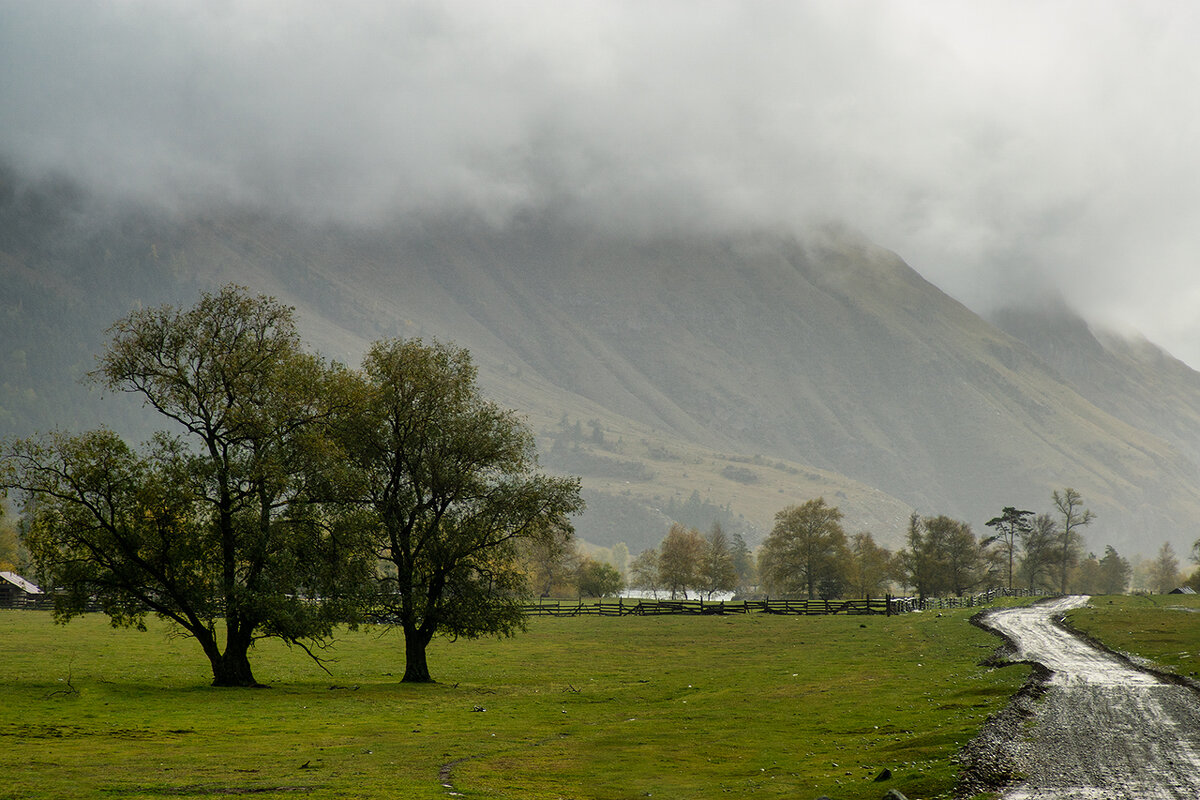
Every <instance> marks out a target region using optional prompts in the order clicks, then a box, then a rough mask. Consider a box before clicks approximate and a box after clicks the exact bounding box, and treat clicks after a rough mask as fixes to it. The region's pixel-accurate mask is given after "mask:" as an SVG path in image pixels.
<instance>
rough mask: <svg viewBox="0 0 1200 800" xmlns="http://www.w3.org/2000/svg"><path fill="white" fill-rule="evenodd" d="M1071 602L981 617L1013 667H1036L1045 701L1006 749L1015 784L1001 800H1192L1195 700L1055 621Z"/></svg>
mask: <svg viewBox="0 0 1200 800" xmlns="http://www.w3.org/2000/svg"><path fill="white" fill-rule="evenodd" d="M1087 600H1088V598H1087V597H1084V596H1073V597H1065V598H1060V599H1058V600H1054V601H1052V602H1049V603H1044V604H1039V605H1035V606H1028V607H1024V608H1007V609H999V610H996V611H991V612H988V613H987V614H986V615H985V616H984V617H983V618H982V619H981V622H982V623H983V624H984V625H985V626H986V627H988V628H991V629H992V630H994V631H996V632H998V633H1000V634H1002V635H1003V636H1005V637H1007V638H1008V640H1009V641H1010V643H1011V644H1012V645H1013V646H1014V647H1015V648H1016V653H1015V654H1013V655H1012V656H1010V658H1011V659H1013V660H1020V661H1032V662H1038V663H1041V664H1043V665H1045V666H1046V667H1047V668H1048V669H1049V670H1051V672H1052V674H1051V675H1050V676H1049V678H1048V685H1047V687H1046V691H1045V694H1044V695H1043V696H1042V697H1041V698H1040V700H1038V701H1037V702H1035V703H1031V704H1030V705H1029V707H1028V710H1029V711H1031V712H1032V715H1033V716H1032V724H1031V725H1026V726H1024V727H1023V728H1021V729H1020V731H1019V733H1018V734H1017V735H1015V736H1013V737H1012V740H1011V741H1007V742H998V743H997V746H999V747H1002V748H1007V752H1008V756H1009V757H1010V758H1011V759H1012V762H1013V764H1012V768H1013V771H1014V774H1018V775H1021V776H1022V777H1021V780H1020V782H1019V783H1017V784H1015V785H1013V786H1011V787H1009V788H1008V789H1007V790H1006V791H1005V792H1004V793H1003V794H1002V795H1001V796H1002V798H1003V799H1004V800H1100V798H1104V800H1126V799H1127V800H1197V798H1200V696H1198V695H1197V693H1196V692H1195V691H1194V690H1192V689H1191V688H1188V687H1186V686H1182V685H1178V684H1174V683H1170V682H1168V681H1166V680H1163V679H1161V678H1159V677H1157V676H1155V675H1153V674H1151V673H1149V672H1146V671H1143V670H1141V669H1138V668H1137V667H1135V666H1132V665H1131V664H1130V663H1129V662H1128V661H1126V660H1124V659H1122V658H1120V657H1119V656H1116V655H1114V654H1112V653H1109V652H1105V651H1104V650H1101V649H1100V648H1097V647H1094V646H1092V645H1091V644H1088V643H1087V642H1085V641H1084V640H1083V639H1081V638H1080V637H1078V636H1076V635H1074V634H1072V633H1070V632H1069V631H1068V630H1067V629H1066V628H1064V627H1062V626H1060V625H1059V624H1057V620H1058V619H1059V618H1060V617H1061V615H1062V614H1063V613H1064V612H1065V611H1068V610H1070V609H1072V608H1077V607H1079V606H1081V605H1084V604H1085V603H1086V602H1087Z"/></svg>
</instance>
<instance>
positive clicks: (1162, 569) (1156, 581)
mask: <svg viewBox="0 0 1200 800" xmlns="http://www.w3.org/2000/svg"><path fill="white" fill-rule="evenodd" d="M1146 582H1147V583H1148V584H1149V587H1150V591H1152V592H1154V593H1155V594H1168V593H1169V592H1170V591H1171V590H1172V589H1175V588H1176V587H1178V586H1179V559H1178V558H1177V557H1176V556H1175V548H1173V547H1171V543H1170V542H1163V544H1162V547H1160V548H1158V555H1157V556H1156V557H1155V558H1154V560H1153V561H1151V562H1150V570H1149V574H1148V575H1147V576H1146Z"/></svg>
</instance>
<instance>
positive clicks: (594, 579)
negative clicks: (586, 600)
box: [577, 558, 625, 597]
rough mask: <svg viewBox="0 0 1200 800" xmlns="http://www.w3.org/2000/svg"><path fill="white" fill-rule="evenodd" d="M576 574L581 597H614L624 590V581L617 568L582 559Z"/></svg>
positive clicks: (589, 559) (593, 560)
mask: <svg viewBox="0 0 1200 800" xmlns="http://www.w3.org/2000/svg"><path fill="white" fill-rule="evenodd" d="M577 574H578V579H577V582H578V585H579V594H580V595H582V596H583V597H616V596H617V595H619V594H620V593H621V590H622V589H624V588H625V579H624V578H622V577H621V573H619V572H617V568H616V567H614V566H613V565H611V564H606V563H605V562H603V561H596V560H595V559H591V558H584V559H583V561H582V563H580V565H579V571H578V573H577Z"/></svg>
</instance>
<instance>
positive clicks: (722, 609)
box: [524, 588, 1046, 617]
mask: <svg viewBox="0 0 1200 800" xmlns="http://www.w3.org/2000/svg"><path fill="white" fill-rule="evenodd" d="M1045 594H1046V592H1040V591H1033V592H1031V591H1029V590H1028V589H1012V590H1010V589H1003V588H999V589H989V590H988V591H986V592H980V593H978V594H971V595H963V596H962V597H926V598H924V599H921V598H916V597H893V596H892V595H890V594H889V595H885V596H884V597H872V598H858V599H853V600H771V599H765V600H704V599H702V598H700V599H695V600H660V599H646V598H630V597H617V598H598V599H591V598H589V599H580V600H555V599H547V598H542V599H540V600H538V601H536V602H533V603H526V604H525V606H524V610H525V613H526V614H529V615H531V616H549V617H581V616H595V617H626V616H634V617H647V616H657V615H669V614H691V615H708V614H796V615H811V616H815V615H825V614H847V615H855V614H875V615H885V616H891V615H892V614H907V613H910V612H913V611H932V610H938V609H944V608H971V607H975V606H986V605H990V604H991V603H993V602H994V601H995V600H996V598H998V597H1005V596H1019V597H1031V596H1033V597H1040V596H1043V595H1045Z"/></svg>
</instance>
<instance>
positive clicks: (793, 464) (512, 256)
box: [0, 170, 1200, 553]
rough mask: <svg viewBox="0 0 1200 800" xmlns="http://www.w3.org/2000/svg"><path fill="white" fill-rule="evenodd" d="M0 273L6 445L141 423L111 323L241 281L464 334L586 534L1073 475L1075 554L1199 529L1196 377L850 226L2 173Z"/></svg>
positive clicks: (986, 512) (648, 535)
mask: <svg viewBox="0 0 1200 800" xmlns="http://www.w3.org/2000/svg"><path fill="white" fill-rule="evenodd" d="M0 279H2V280H3V282H4V286H5V287H6V291H5V293H4V296H3V299H2V300H0V311H2V312H3V315H4V316H3V319H2V320H0V335H2V336H3V339H2V341H3V346H2V347H0V351H3V352H0V369H2V370H3V371H2V373H0V433H3V434H17V435H24V434H27V433H29V432H30V431H32V430H35V429H41V428H46V427H52V426H60V427H65V428H80V427H89V426H91V425H94V424H98V422H100V421H105V422H107V423H108V424H111V425H112V426H113V427H114V428H116V429H117V430H119V431H121V432H126V433H128V434H129V435H131V436H142V435H144V434H145V432H146V430H145V428H144V426H145V424H146V421H145V420H146V417H145V416H144V415H143V414H141V413H140V412H139V411H138V409H137V408H136V405H135V404H133V403H130V402H127V401H129V400H130V398H105V399H104V400H103V401H102V402H101V401H99V400H98V398H96V397H95V396H93V395H92V394H91V393H89V392H87V391H86V390H85V389H84V388H83V387H80V386H79V385H77V384H76V383H75V381H76V380H77V379H78V377H79V376H81V375H82V374H84V373H85V372H86V371H87V369H89V368H90V365H91V357H92V354H94V353H96V352H98V351H99V350H100V349H101V348H102V347H103V343H104V341H105V336H104V329H105V327H106V326H107V325H108V324H110V323H111V322H112V321H113V320H115V319H116V318H118V317H119V316H121V315H123V314H124V313H126V312H127V311H128V310H129V309H130V308H132V307H133V306H135V305H136V304H138V303H143V304H156V303H161V302H172V303H175V304H179V305H189V304H191V303H192V302H194V301H195V299H196V297H197V295H198V293H199V292H200V291H202V290H210V289H213V288H216V287H218V286H220V285H222V284H223V283H226V282H229V281H236V282H239V283H242V284H245V285H247V286H249V287H250V288H251V289H252V290H253V291H258V292H263V293H266V294H271V295H274V296H276V297H279V298H280V299H281V300H283V301H285V302H287V303H290V304H293V305H295V306H296V308H297V312H298V318H299V321H300V324H301V328H302V331H303V332H304V333H305V335H306V337H307V338H308V340H309V342H310V343H311V344H312V345H313V346H314V347H315V348H316V349H318V350H320V351H321V352H323V353H325V354H326V355H327V356H331V357H334V358H338V359H341V360H345V361H348V362H350V363H354V362H356V361H357V359H358V357H359V355H360V354H361V352H362V350H363V349H364V347H365V345H366V343H367V342H369V341H370V340H372V339H375V338H379V337H383V336H396V335H402V336H413V335H419V336H424V337H427V338H428V337H436V338H440V339H446V340H453V341H455V342H457V343H459V344H461V345H464V346H466V347H468V348H470V349H471V351H472V353H473V354H474V356H475V358H476V361H477V363H478V364H479V366H480V374H481V381H482V382H483V384H484V386H485V389H486V390H487V391H488V393H489V394H490V395H491V396H493V397H494V398H495V399H497V400H498V401H499V402H501V403H503V404H505V405H508V406H511V407H514V408H517V409H520V410H521V411H522V412H524V413H525V414H526V415H528V418H529V420H530V422H531V424H532V425H533V426H534V428H535V430H536V431H537V432H538V434H539V443H540V445H541V449H542V452H543V462H544V463H545V464H546V465H547V466H548V467H549V468H552V469H556V470H561V471H567V472H572V473H575V474H580V475H582V476H583V477H584V484H585V489H586V495H587V497H588V499H589V502H590V509H591V510H590V511H589V512H588V513H586V514H585V515H584V517H582V518H581V519H580V520H579V525H578V527H579V530H580V533H581V535H583V536H584V537H585V538H587V539H589V540H590V541H592V542H593V543H595V544H598V545H604V546H610V545H612V544H614V543H616V542H617V541H625V542H626V543H628V544H629V546H630V549H631V550H633V551H634V552H636V551H637V550H639V549H641V548H642V547H644V546H648V545H649V544H653V543H656V542H657V541H658V539H660V538H661V536H662V535H663V533H664V532H665V527H666V524H667V522H668V520H669V519H680V518H681V517H689V519H687V520H684V521H686V522H688V524H696V525H699V526H701V527H707V524H706V522H705V520H706V519H712V520H721V521H722V524H723V525H726V526H727V527H733V528H734V529H741V530H743V531H744V532H745V533H746V535H747V538H748V539H750V540H751V541H753V540H754V539H756V538H757V537H760V536H761V535H762V534H763V533H764V532H765V531H766V530H768V529H769V527H770V525H771V520H772V517H773V515H774V513H775V512H776V511H778V510H780V509H781V508H783V507H784V506H786V505H788V504H791V503H796V502H802V501H804V500H806V499H809V498H810V497H814V496H817V495H818V494H823V495H825V496H826V499H827V500H828V501H829V502H831V503H833V504H836V505H839V507H841V508H842V509H843V510H844V511H845V512H846V514H847V521H848V523H849V527H850V529H851V530H859V529H869V530H872V531H873V532H875V534H876V536H877V537H878V538H879V539H881V540H883V541H885V542H888V543H891V544H893V545H895V544H898V542H899V537H900V535H901V533H902V531H903V529H904V526H905V524H906V521H907V517H908V513H909V512H910V511H911V510H912V509H916V510H917V511H919V512H920V513H923V514H940V513H945V514H950V515H952V516H956V517H960V518H962V519H966V520H968V521H969V522H971V523H972V524H973V525H975V527H976V529H977V530H981V529H982V527H983V522H984V521H986V520H987V519H989V518H990V517H991V516H994V515H995V514H996V513H997V512H998V511H999V510H1000V508H1001V507H1003V506H1005V505H1017V506H1020V507H1023V508H1030V509H1035V510H1039V511H1043V510H1049V506H1050V503H1049V496H1050V493H1051V491H1052V490H1054V489H1061V488H1062V487H1065V486H1072V487H1074V488H1076V489H1078V490H1079V491H1080V492H1081V493H1082V494H1083V497H1084V499H1085V501H1086V503H1087V505H1088V507H1090V508H1091V509H1093V510H1094V511H1096V512H1097V513H1098V515H1099V517H1098V519H1097V522H1096V523H1095V524H1094V525H1093V526H1092V527H1091V529H1089V530H1088V532H1087V535H1088V541H1089V546H1090V547H1091V548H1092V549H1096V548H1097V547H1099V546H1102V545H1103V544H1105V543H1112V544H1115V545H1116V546H1117V547H1118V549H1119V550H1121V551H1122V552H1123V553H1133V552H1138V551H1141V552H1145V553H1150V552H1153V551H1154V550H1155V549H1157V546H1158V544H1159V543H1160V542H1161V541H1162V540H1164V539H1167V540H1170V541H1172V542H1173V543H1174V544H1175V546H1176V549H1177V550H1180V548H1183V550H1186V549H1187V547H1190V537H1191V533H1190V531H1191V525H1192V520H1194V519H1196V518H1197V512H1198V511H1200V489H1198V488H1197V480H1196V478H1197V472H1198V470H1197V463H1200V462H1198V459H1200V437H1198V436H1197V435H1196V431H1197V430H1200V429H1198V428H1197V427H1196V426H1195V421H1196V419H1198V418H1200V414H1197V408H1196V404H1195V403H1194V402H1192V401H1191V400H1190V398H1191V397H1193V396H1196V395H1193V394H1191V392H1192V389H1193V388H1194V387H1196V386H1197V385H1200V376H1198V375H1197V374H1196V373H1195V372H1193V371H1191V370H1190V369H1188V368H1187V367H1186V366H1185V365H1183V364H1182V363H1181V362H1178V361H1175V360H1174V359H1171V358H1170V357H1169V356H1168V355H1167V354H1165V353H1163V352H1162V351H1160V350H1157V348H1154V347H1153V346H1152V345H1149V344H1148V343H1144V342H1143V343H1137V342H1132V341H1126V340H1120V339H1116V338H1109V339H1105V340H1104V341H1102V340H1101V338H1100V337H1097V336H1088V335H1086V332H1088V331H1090V329H1088V328H1087V326H1086V324H1084V326H1083V331H1081V330H1080V329H1079V326H1078V324H1075V325H1074V326H1072V325H1067V326H1066V327H1065V328H1064V329H1062V330H1061V331H1059V330H1057V329H1055V328H1054V326H1053V325H1052V324H1051V323H1050V322H1049V321H1047V322H1046V323H1045V324H1044V325H1042V327H1041V328H1036V326H1034V325H1032V323H1028V322H1020V321H1019V320H1017V318H1016V317H1008V318H1001V319H999V320H998V321H997V322H996V323H993V322H989V321H986V320H984V319H983V318H981V317H980V316H978V315H977V314H975V313H974V312H972V311H971V310H970V309H968V308H966V307H965V306H963V305H962V304H960V303H958V302H957V301H955V300H954V299H952V298H950V297H949V296H947V295H946V294H944V293H943V292H941V291H940V290H939V289H938V288H937V287H935V286H933V285H932V284H930V283H929V282H928V281H926V280H924V279H923V278H922V277H921V276H920V275H919V274H918V273H917V272H916V271H915V270H913V269H912V268H911V267H909V266H908V265H907V264H905V263H904V261H903V260H902V259H901V258H900V257H899V256H897V255H896V254H894V253H891V252H889V251H886V250H884V249H882V248H879V247H877V246H874V245H872V244H871V243H870V242H867V241H865V240H864V239H862V238H861V237H860V236H858V235H857V234H855V233H854V232H852V231H850V230H848V229H844V228H837V227H826V228H822V229H815V230H810V231H807V232H806V233H804V234H803V235H799V236H798V235H793V234H781V233H778V232H773V231H742V232H736V233H730V232H698V231H678V232H674V233H657V234H647V233H639V234H627V233H621V232H613V231H607V230H603V229H600V228H596V227H589V226H587V225H585V224H582V223H580V222H578V221H567V220H565V219H562V218H560V217H559V216H557V215H555V214H554V213H552V212H547V213H545V214H542V215H537V216H531V217H529V218H527V219H522V220H517V221H515V222H513V223H512V224H509V225H505V226H492V225H488V224H486V223H484V222H481V221H478V220H468V219H456V218H452V217H442V218H429V219H422V220H417V221H407V222H405V223H404V224H403V225H396V226H393V227H390V228H382V227H377V228H363V229H353V228H349V227H346V226H333V225H314V224H301V223H297V222H294V221H289V220H285V219H280V218H277V217H272V216H270V215H267V214H263V213H251V212H246V211H239V210H222V211H221V212H220V213H216V212H213V213H209V214H207V215H204V216H186V215H171V214H168V213H164V212H155V211H148V210H145V209H140V210H139V209H129V208H120V207H114V206H110V205H105V204H101V203H98V202H97V201H96V200H95V199H94V198H88V197H84V196H82V195H81V194H80V193H79V192H78V191H77V190H74V189H73V188H72V187H71V186H70V184H69V183H67V182H61V181H59V182H53V181H51V182H40V183H39V182H29V181H24V180H23V179H21V178H20V177H19V176H18V175H17V174H16V173H15V172H13V171H11V170H9V171H8V172H4V171H2V170H0ZM1010 323H1011V324H1010ZM1035 329H1036V330H1041V331H1042V332H1043V333H1041V334H1038V335H1035V333H1034V332H1035ZM1055 348H1057V350H1056V349H1055ZM1097 348H1099V349H1097ZM1138 387H1140V388H1139V389H1138V391H1132V390H1131V389H1133V388H1138ZM1164 398H1169V399H1170V402H1167V403H1164ZM693 519H694V521H693Z"/></svg>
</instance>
